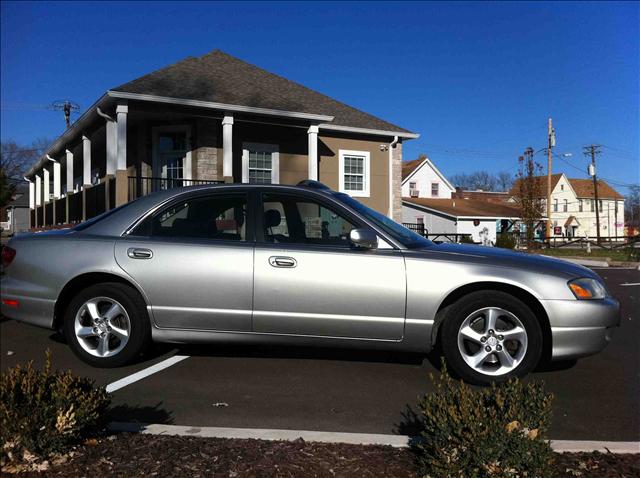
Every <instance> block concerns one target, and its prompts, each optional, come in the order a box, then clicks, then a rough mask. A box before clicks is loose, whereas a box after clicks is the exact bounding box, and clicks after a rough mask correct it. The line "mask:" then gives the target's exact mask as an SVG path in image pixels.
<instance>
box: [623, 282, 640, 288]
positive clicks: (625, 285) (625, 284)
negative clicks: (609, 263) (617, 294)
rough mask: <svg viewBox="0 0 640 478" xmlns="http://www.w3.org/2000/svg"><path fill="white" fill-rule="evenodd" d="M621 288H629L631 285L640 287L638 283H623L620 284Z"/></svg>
mask: <svg viewBox="0 0 640 478" xmlns="http://www.w3.org/2000/svg"><path fill="white" fill-rule="evenodd" d="M620 285H621V286H622V287H629V286H631V285H640V282H625V283H624V284H620Z"/></svg>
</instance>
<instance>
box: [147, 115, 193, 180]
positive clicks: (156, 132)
mask: <svg viewBox="0 0 640 478" xmlns="http://www.w3.org/2000/svg"><path fill="white" fill-rule="evenodd" d="M174 132H184V133H186V135H187V154H186V155H185V157H184V165H183V167H182V171H183V173H184V178H183V179H193V177H192V176H193V168H192V167H191V164H192V163H191V150H192V149H193V148H192V145H191V126H189V125H171V126H154V127H153V128H152V129H151V134H152V137H153V141H152V142H151V158H152V159H151V161H152V163H151V172H152V176H153V177H154V178H159V177H161V176H162V172H161V169H162V168H161V167H160V161H159V158H158V137H159V136H160V133H174Z"/></svg>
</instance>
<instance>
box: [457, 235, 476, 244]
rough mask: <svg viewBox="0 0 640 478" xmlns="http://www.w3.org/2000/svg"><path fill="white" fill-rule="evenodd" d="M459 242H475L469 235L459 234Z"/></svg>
mask: <svg viewBox="0 0 640 478" xmlns="http://www.w3.org/2000/svg"><path fill="white" fill-rule="evenodd" d="M459 242H460V244H475V242H473V239H472V238H471V236H460V241H459Z"/></svg>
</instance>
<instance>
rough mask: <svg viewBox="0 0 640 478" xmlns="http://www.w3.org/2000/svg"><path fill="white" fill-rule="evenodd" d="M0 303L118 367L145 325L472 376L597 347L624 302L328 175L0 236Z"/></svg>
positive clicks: (148, 337) (522, 369) (154, 336)
mask: <svg viewBox="0 0 640 478" xmlns="http://www.w3.org/2000/svg"><path fill="white" fill-rule="evenodd" d="M2 261H3V265H4V275H3V277H2V286H1V292H2V314H3V315H4V316H6V317H9V318H12V319H16V320H20V321H24V322H28V323H31V324H35V325H39V326H42V327H47V328H50V329H57V330H62V331H63V332H64V335H65V337H66V339H67V341H68V343H69V346H70V347H71V348H72V350H73V351H74V352H75V354H76V355H77V356H78V357H80V359H82V360H84V361H85V362H87V363H89V364H91V365H94V366H98V367H115V366H120V365H123V364H125V363H127V362H130V361H132V360H135V359H136V357H138V356H139V354H140V353H141V352H142V351H143V350H144V348H145V346H146V345H147V344H148V343H149V342H150V341H152V340H153V341H156V342H171V343H183V344H184V343H216V342H225V343H227V342H232V341H235V342H242V343H267V344H291V345H325V346H335V347H367V348H374V349H395V350H403V351H413V352H421V353H425V352H428V351H430V350H432V349H434V348H435V347H438V348H439V349H440V350H441V351H442V353H443V354H444V356H445V358H446V361H447V364H448V366H449V367H450V368H451V369H453V370H454V371H455V372H456V373H457V374H458V375H459V376H460V377H462V378H463V379H465V380H467V381H469V382H472V383H477V384H487V383H490V382H492V381H501V380H505V379H507V378H509V377H512V376H522V375H524V374H526V373H528V372H530V371H531V370H532V369H533V368H534V367H535V366H536V364H537V363H538V362H539V361H540V360H546V359H551V360H564V359H575V358H578V357H583V356H586V355H590V354H594V353H596V352H598V351H600V350H602V349H603V348H604V347H605V346H606V345H607V343H608V342H609V341H610V340H611V336H612V332H613V330H614V328H615V327H616V326H617V325H618V324H619V305H618V302H617V301H616V300H615V299H614V298H613V297H611V296H610V294H609V293H608V291H607V289H606V287H605V285H604V283H603V281H602V279H601V278H600V277H599V276H598V275H597V274H596V273H594V272H593V271H591V270H589V269H586V268H584V267H581V266H577V265H574V264H571V263H569V262H565V261H560V260H555V259H551V258H545V257H541V256H537V255H531V254H525V253H514V252H510V251H506V250H501V249H496V248H490V247H481V246H473V245H471V246H464V245H458V244H440V245H438V244H434V243H432V242H431V241H428V240H426V239H424V238H423V237H421V236H419V235H417V234H415V233H413V232H411V231H409V230H408V229H406V228H404V227H402V226H400V225H399V224H397V223H395V222H393V221H391V220H390V219H388V218H387V217H385V216H383V215H382V214H380V213H378V212H376V211H374V210H372V209H369V208H368V207H366V206H364V205H362V204H361V203H359V202H357V201H356V200H354V199H353V198H351V197H349V196H347V195H345V194H342V193H338V192H335V191H332V190H330V189H328V188H326V187H325V186H323V185H322V184H320V183H316V182H312V181H306V182H303V183H301V184H300V185H298V186H295V187H294V186H274V185H240V184H235V185H232V184H229V185H216V186H196V187H189V188H181V189H173V190H165V191H160V192H158V193H154V194H151V195H149V196H146V197H144V198H141V199H138V200H136V201H133V202H130V203H128V204H125V205H124V206H121V207H119V208H116V209H113V210H111V211H109V212H107V213H105V214H103V215H101V216H98V217H96V218H94V219H91V220H89V221H86V222H84V223H82V224H79V225H77V226H75V227H73V228H71V229H64V230H58V231H49V232H40V233H35V234H26V235H22V236H18V237H15V238H13V239H12V240H11V241H10V243H9V245H8V247H5V248H4V249H3V251H2Z"/></svg>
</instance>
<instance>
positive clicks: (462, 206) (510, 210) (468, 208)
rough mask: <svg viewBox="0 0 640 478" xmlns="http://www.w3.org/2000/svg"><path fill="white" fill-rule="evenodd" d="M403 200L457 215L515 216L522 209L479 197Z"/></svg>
mask: <svg viewBox="0 0 640 478" xmlns="http://www.w3.org/2000/svg"><path fill="white" fill-rule="evenodd" d="M402 201H404V202H408V203H411V204H415V205H416V206H423V207H427V208H429V209H434V210H436V211H440V212H443V213H445V214H448V215H450V216H455V217H462V216H471V217H504V218H511V217H513V218H515V217H519V216H520V210H519V209H518V208H517V207H514V206H507V205H506V204H499V203H492V202H487V201H480V200H477V199H431V198H402Z"/></svg>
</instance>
